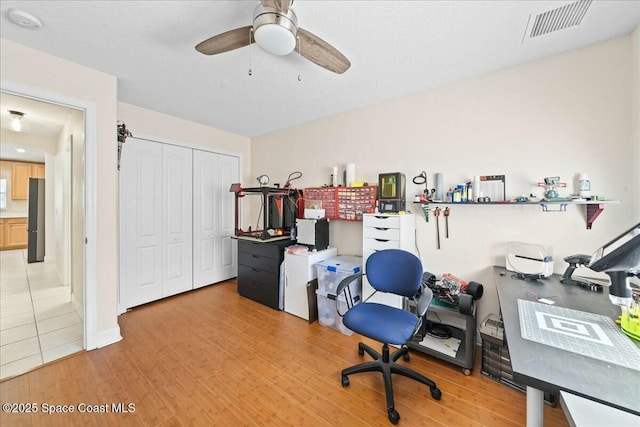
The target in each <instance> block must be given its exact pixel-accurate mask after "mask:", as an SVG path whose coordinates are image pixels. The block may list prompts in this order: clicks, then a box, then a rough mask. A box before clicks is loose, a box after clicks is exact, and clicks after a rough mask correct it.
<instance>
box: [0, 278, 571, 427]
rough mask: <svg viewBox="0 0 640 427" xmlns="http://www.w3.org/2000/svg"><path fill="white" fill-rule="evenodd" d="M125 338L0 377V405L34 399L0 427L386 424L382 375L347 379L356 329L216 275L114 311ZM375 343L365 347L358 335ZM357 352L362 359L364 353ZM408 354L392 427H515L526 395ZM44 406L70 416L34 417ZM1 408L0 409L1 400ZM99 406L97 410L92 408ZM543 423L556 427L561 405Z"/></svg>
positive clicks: (4, 417) (355, 359) (0, 419)
mask: <svg viewBox="0 0 640 427" xmlns="http://www.w3.org/2000/svg"><path fill="white" fill-rule="evenodd" d="M119 322H120V327H121V332H122V336H123V337H124V339H123V340H122V341H121V342H119V343H116V344H112V345H110V346H107V347H104V348H101V349H97V350H93V351H89V352H82V353H78V354H76V355H73V356H70V357H68V358H66V359H62V360H59V361H56V362H52V363H50V364H48V365H46V366H44V367H41V368H38V369H36V370H34V371H32V372H29V373H27V374H24V375H22V376H19V377H15V378H12V379H9V380H5V381H3V382H2V383H0V397H1V401H2V403H3V404H6V403H9V402H16V403H18V402H19V403H35V404H36V408H37V409H38V410H39V412H38V413H36V414H7V413H5V412H4V411H3V413H2V414H1V416H0V424H1V425H3V426H32V425H33V426H55V425H60V426H72V425H77V426H88V425H92V426H94V425H95V426H101V425H105V426H107V425H118V426H125V425H132V426H138V425H139V426H188V425H194V426H198V425H205V426H206V425H232V426H263V425H267V426H283V425H292V426H388V425H391V424H390V423H389V421H388V419H387V413H386V409H385V398H384V387H383V385H382V378H381V376H380V375H379V374H377V373H365V374H358V375H353V376H351V377H350V380H351V385H350V386H349V387H347V388H343V387H342V386H341V382H340V371H341V369H343V368H345V367H347V366H350V365H353V364H356V363H359V362H360V361H361V360H362V358H361V357H360V356H358V352H357V343H358V341H359V340H360V339H361V337H359V336H358V335H356V334H354V335H353V336H350V337H349V336H346V335H343V334H341V333H340V332H338V331H335V330H333V329H330V328H327V327H324V326H321V325H319V324H318V323H317V322H315V323H313V324H311V325H309V324H307V322H305V321H304V320H302V319H299V318H297V317H294V316H292V315H290V314H287V313H284V312H278V311H276V310H272V309H270V308H267V307H265V306H262V305H260V304H257V303H254V302H253V301H251V300H248V299H245V298H242V297H240V296H239V295H238V294H237V292H236V284H235V283H234V282H225V283H221V284H218V285H214V286H209V287H207V288H204V289H200V290H197V291H193V292H189V293H187V294H183V295H179V296H176V297H173V298H169V299H166V300H163V301H159V302H156V303H152V304H148V305H146V306H142V307H139V308H136V309H133V310H132V311H130V312H128V313H126V314H124V315H122V316H120V318H119ZM367 342H368V343H369V344H372V345H374V346H375V347H378V346H379V345H378V344H377V343H375V342H371V341H367ZM365 357H368V356H365ZM477 359H478V360H477V367H476V369H475V370H474V372H473V374H472V375H471V376H468V377H466V376H464V375H463V374H462V373H461V370H460V369H459V368H458V367H455V366H453V365H450V364H447V363H444V362H441V361H439V360H437V359H434V358H431V357H429V356H425V355H422V354H420V353H416V352H412V354H411V361H410V362H408V364H409V365H410V366H411V367H412V368H414V369H416V370H418V371H420V372H422V373H424V374H425V375H427V376H429V377H430V378H432V379H433V380H434V381H436V383H437V384H438V387H439V388H440V389H441V390H442V400H440V401H435V400H433V399H432V398H431V396H430V393H429V390H428V388H427V387H424V386H423V385H421V384H419V383H416V382H413V381H411V380H409V379H406V378H403V377H394V391H395V401H396V409H397V410H398V412H399V413H400V417H401V419H400V423H399V425H401V426H491V427H494V426H495V427H501V426H504V427H506V426H523V425H524V424H525V395H524V394H523V393H520V392H518V391H515V390H512V389H511V388H509V387H506V386H504V385H502V384H499V383H497V382H495V381H493V380H491V379H489V378H487V377H485V376H483V375H481V374H480V360H479V358H477ZM118 403H124V404H125V405H126V404H128V403H132V404H134V405H135V412H128V413H114V412H109V413H78V410H79V409H82V406H81V405H80V406H79V404H86V405H105V404H107V405H108V408H109V410H110V411H111V410H112V407H111V404H118ZM43 404H49V405H72V406H73V408H74V410H75V412H74V413H73V414H62V413H59V414H53V415H45V414H42V409H43V407H44V405H43ZM3 408H4V406H3ZM97 409H101V408H97ZM544 417H545V426H554V427H560V426H567V425H568V423H567V421H566V418H565V417H564V414H563V413H562V410H561V409H560V406H559V405H558V406H557V407H556V408H551V407H549V406H546V405H545V408H544Z"/></svg>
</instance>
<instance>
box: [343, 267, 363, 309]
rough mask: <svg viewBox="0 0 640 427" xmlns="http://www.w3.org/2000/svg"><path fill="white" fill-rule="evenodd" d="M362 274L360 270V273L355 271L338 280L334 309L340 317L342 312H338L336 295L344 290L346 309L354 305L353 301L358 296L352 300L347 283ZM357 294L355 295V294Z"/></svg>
mask: <svg viewBox="0 0 640 427" xmlns="http://www.w3.org/2000/svg"><path fill="white" fill-rule="evenodd" d="M362 276H364V273H362V272H360V273H355V274H352V275H350V276H347V277H345V278H344V279H342V280H341V281H340V283H338V287H337V288H336V311H337V312H338V315H339V316H340V317H343V316H344V313H340V310H339V309H338V296H339V295H340V294H341V293H343V292H344V296H345V300H346V303H347V311H348V310H349V309H350V308H351V307H353V306H354V305H355V303H356V302H357V301H358V298H356V299H355V300H354V298H353V295H351V288H350V287H349V284H350V283H351V282H353V281H354V280H357V279H358V278H360V277H362ZM356 296H357V295H356Z"/></svg>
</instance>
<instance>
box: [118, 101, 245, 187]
mask: <svg viewBox="0 0 640 427" xmlns="http://www.w3.org/2000/svg"><path fill="white" fill-rule="evenodd" d="M118 120H120V121H123V122H124V123H125V124H126V125H127V129H129V130H130V131H131V133H133V136H140V135H144V136H145V137H150V138H158V139H160V140H163V141H166V142H175V143H178V144H180V145H185V146H189V147H192V148H202V149H204V150H211V151H218V152H221V153H227V154H238V155H240V156H242V160H243V164H242V170H243V171H244V173H245V174H246V175H245V176H243V177H242V178H243V180H244V179H248V177H249V174H248V173H249V172H248V171H249V168H250V162H251V152H250V149H251V145H250V142H249V138H247V137H244V136H240V135H236V134H233V133H230V132H226V131H223V130H220V129H215V128H212V127H208V126H204V125H201V124H198V123H194V122H190V121H188V120H183V119H179V118H177V117H173V116H168V115H166V114H163V113H158V112H156V111H152V110H148V109H145V108H141V107H137V106H135V105H131V104H125V103H123V102H119V103H118ZM126 149H127V143H125V144H124V147H123V155H125V152H126Z"/></svg>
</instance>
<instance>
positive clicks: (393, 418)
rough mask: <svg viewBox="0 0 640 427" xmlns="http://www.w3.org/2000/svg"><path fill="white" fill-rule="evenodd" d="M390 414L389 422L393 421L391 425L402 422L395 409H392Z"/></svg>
mask: <svg viewBox="0 0 640 427" xmlns="http://www.w3.org/2000/svg"><path fill="white" fill-rule="evenodd" d="M388 412H389V421H391V424H398V421H400V414H399V413H398V411H396V410H395V409H390V410H389V411H388Z"/></svg>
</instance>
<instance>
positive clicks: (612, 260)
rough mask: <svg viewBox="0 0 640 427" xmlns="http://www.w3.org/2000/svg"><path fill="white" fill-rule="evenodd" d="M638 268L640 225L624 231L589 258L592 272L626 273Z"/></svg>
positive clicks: (639, 264)
mask: <svg viewBox="0 0 640 427" xmlns="http://www.w3.org/2000/svg"><path fill="white" fill-rule="evenodd" d="M638 266H640V223H638V224H636V225H634V226H633V227H632V228H631V229H629V230H627V231H625V232H624V233H622V234H621V235H619V236H618V237H616V238H615V239H613V240H611V241H610V242H609V243H607V244H605V245H604V246H602V247H601V248H599V249H598V250H596V251H595V253H594V254H593V255H592V256H591V261H590V262H589V268H590V269H591V270H593V271H605V272H606V271H627V270H631V269H634V268H636V267H638Z"/></svg>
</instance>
